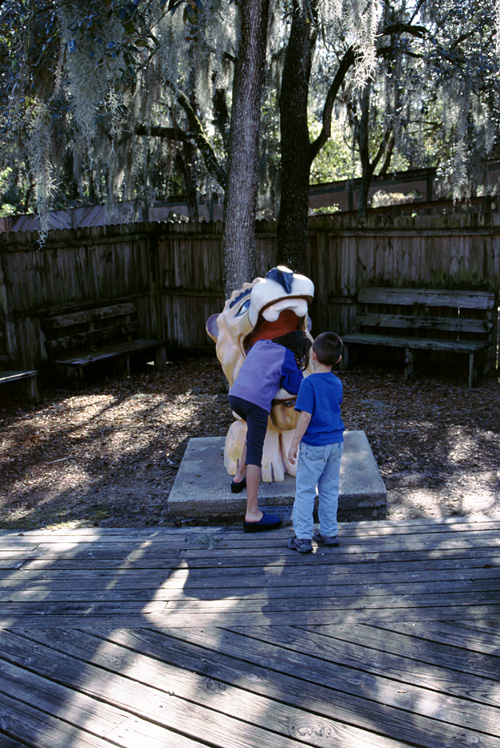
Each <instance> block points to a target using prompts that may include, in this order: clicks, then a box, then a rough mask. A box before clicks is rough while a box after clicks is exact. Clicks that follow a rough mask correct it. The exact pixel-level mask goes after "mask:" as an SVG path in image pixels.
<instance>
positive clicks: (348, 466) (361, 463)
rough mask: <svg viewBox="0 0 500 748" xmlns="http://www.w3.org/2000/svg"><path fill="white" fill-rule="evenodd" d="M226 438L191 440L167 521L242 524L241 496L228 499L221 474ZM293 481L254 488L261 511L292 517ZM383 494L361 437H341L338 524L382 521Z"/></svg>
mask: <svg viewBox="0 0 500 748" xmlns="http://www.w3.org/2000/svg"><path fill="white" fill-rule="evenodd" d="M224 441H225V437H223V436H221V437H199V438H194V439H190V440H189V443H188V446H187V449H186V452H185V454H184V457H183V459H182V462H181V465H180V468H179V472H178V473H177V477H176V479H175V482H174V485H173V487H172V490H171V492H170V496H169V499H168V508H169V513H170V514H171V515H172V516H178V517H185V518H192V519H199V520H223V519H241V516H242V514H243V513H244V511H245V506H246V491H243V492H242V493H241V494H233V493H231V490H230V482H231V477H230V476H229V475H228V474H227V472H226V470H225V468H224V458H223V453H224ZM294 496H295V478H293V477H292V476H291V475H287V476H286V478H285V480H284V481H282V482H280V483H264V482H262V483H261V484H260V487H259V504H260V506H261V508H263V509H267V510H269V511H274V512H275V513H276V514H279V516H281V517H282V518H283V519H289V518H290V516H291V511H292V505H293V499H294ZM386 500H387V490H386V487H385V484H384V481H383V480H382V476H381V475H380V471H379V469H378V466H377V463H376V462H375V458H374V457H373V453H372V450H371V447H370V444H369V442H368V439H367V437H366V434H365V432H364V431H346V432H345V433H344V454H343V457H342V462H341V467H340V496H339V519H341V520H343V521H345V519H360V518H364V517H369V516H373V517H377V518H381V517H382V516H384V514H385V505H386Z"/></svg>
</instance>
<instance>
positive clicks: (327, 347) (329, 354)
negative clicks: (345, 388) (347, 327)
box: [313, 332, 344, 366]
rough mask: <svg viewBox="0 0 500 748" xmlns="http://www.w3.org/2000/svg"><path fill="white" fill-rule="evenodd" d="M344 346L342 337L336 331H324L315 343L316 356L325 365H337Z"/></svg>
mask: <svg viewBox="0 0 500 748" xmlns="http://www.w3.org/2000/svg"><path fill="white" fill-rule="evenodd" d="M343 348H344V343H343V342H342V338H341V337H340V336H339V335H337V333H336V332H322V333H321V334H320V335H318V337H317V338H316V339H315V341H314V343H313V351H314V353H315V354H316V358H317V359H318V361H319V363H320V364H323V366H335V364H336V363H337V362H338V360H339V358H340V357H341V355H342V350H343Z"/></svg>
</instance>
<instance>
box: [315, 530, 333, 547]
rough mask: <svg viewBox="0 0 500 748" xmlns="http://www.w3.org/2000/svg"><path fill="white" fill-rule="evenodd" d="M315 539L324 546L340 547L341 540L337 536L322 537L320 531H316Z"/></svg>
mask: <svg viewBox="0 0 500 748" xmlns="http://www.w3.org/2000/svg"><path fill="white" fill-rule="evenodd" d="M313 539H314V540H315V541H316V543H323V545H338V544H339V539H338V537H337V535H335V536H333V535H322V534H321V533H320V531H319V530H316V532H315V533H314V535H313Z"/></svg>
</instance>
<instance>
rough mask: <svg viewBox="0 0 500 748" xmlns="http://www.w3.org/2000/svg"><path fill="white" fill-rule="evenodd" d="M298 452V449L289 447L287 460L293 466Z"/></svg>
mask: <svg viewBox="0 0 500 748" xmlns="http://www.w3.org/2000/svg"><path fill="white" fill-rule="evenodd" d="M298 451H299V448H298V447H294V446H291V447H290V449H289V450H288V460H289V462H290V464H291V465H295V463H296V462H297V452H298Z"/></svg>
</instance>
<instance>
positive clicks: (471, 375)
mask: <svg viewBox="0 0 500 748" xmlns="http://www.w3.org/2000/svg"><path fill="white" fill-rule="evenodd" d="M475 383H476V373H475V371H474V354H473V353H470V354H469V387H474V384H475Z"/></svg>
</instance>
